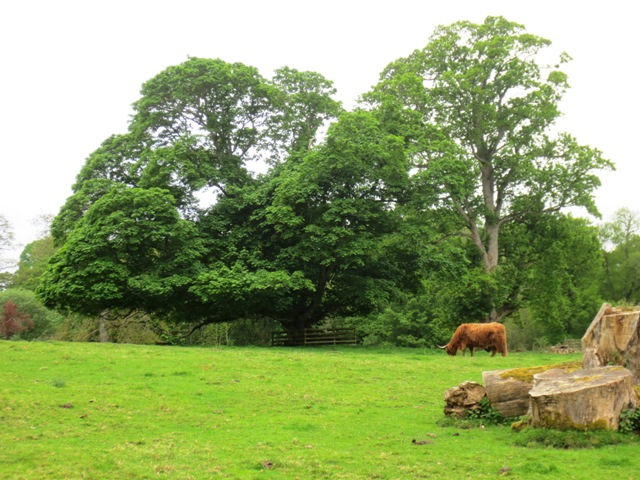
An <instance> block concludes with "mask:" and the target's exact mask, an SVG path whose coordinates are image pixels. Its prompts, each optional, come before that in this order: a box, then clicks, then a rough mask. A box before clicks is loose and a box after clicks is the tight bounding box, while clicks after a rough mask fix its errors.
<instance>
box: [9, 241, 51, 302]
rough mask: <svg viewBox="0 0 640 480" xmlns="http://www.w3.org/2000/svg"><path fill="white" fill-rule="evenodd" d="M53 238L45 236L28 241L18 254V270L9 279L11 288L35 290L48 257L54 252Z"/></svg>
mask: <svg viewBox="0 0 640 480" xmlns="http://www.w3.org/2000/svg"><path fill="white" fill-rule="evenodd" d="M55 251H56V248H55V247H54V243H53V238H52V237H51V236H46V237H44V238H41V239H39V240H35V241H33V242H31V243H29V244H28V245H27V246H26V247H24V250H23V251H22V253H21V254H20V261H19V262H18V270H17V271H16V272H15V273H14V275H13V279H12V281H11V287H12V288H21V289H24V290H30V291H32V292H35V291H36V288H37V287H38V284H39V283H40V277H41V276H42V275H43V274H44V271H45V270H46V268H47V263H48V262H49V259H50V258H51V257H52V256H53V254H54V253H55Z"/></svg>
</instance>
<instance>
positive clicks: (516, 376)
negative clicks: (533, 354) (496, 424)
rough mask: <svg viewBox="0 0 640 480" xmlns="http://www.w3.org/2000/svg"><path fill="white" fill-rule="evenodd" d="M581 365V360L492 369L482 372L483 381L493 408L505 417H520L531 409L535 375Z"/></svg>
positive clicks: (574, 368)
mask: <svg viewBox="0 0 640 480" xmlns="http://www.w3.org/2000/svg"><path fill="white" fill-rule="evenodd" d="M581 367H582V364H581V363H580V362H567V363H561V364H559V365H543V366H539V367H526V368H512V369H509V370H491V371H488V372H482V381H483V382H484V386H485V388H486V390H487V397H488V398H489V403H490V404H491V407H492V408H493V409H495V410H497V411H498V412H500V414H501V415H502V416H503V417H520V416H522V415H526V414H527V412H528V411H529V391H530V390H531V389H532V388H533V377H534V375H536V374H538V373H542V372H545V371H547V370H551V369H560V370H561V371H572V370H578V369H579V368H581Z"/></svg>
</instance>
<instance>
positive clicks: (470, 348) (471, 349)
mask: <svg viewBox="0 0 640 480" xmlns="http://www.w3.org/2000/svg"><path fill="white" fill-rule="evenodd" d="M469 351H470V352H471V356H472V357H473V347H469Z"/></svg>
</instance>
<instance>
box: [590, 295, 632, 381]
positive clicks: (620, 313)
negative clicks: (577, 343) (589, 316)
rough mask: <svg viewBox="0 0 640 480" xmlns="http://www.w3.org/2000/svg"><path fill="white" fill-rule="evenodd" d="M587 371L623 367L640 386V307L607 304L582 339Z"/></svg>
mask: <svg viewBox="0 0 640 480" xmlns="http://www.w3.org/2000/svg"><path fill="white" fill-rule="evenodd" d="M582 351H583V352H584V354H583V367H584V368H593V367H604V366H607V365H620V366H623V367H625V368H628V369H629V370H630V371H631V373H632V374H633V379H634V382H635V383H636V384H640V307H633V308H631V309H627V308H620V307H612V306H611V305H609V304H606V303H605V304H604V305H602V307H601V308H600V311H599V312H598V314H597V315H596V317H595V318H594V319H593V322H591V325H590V326H589V328H588V329H587V331H586V333H585V334H584V336H583V337H582Z"/></svg>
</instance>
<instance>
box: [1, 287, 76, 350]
mask: <svg viewBox="0 0 640 480" xmlns="http://www.w3.org/2000/svg"><path fill="white" fill-rule="evenodd" d="M7 302H12V303H14V304H15V305H16V306H17V307H18V311H19V312H20V313H23V314H26V315H29V317H30V318H31V321H32V322H33V327H32V328H29V329H27V330H24V331H22V332H20V333H19V334H18V335H17V336H15V337H14V338H20V340H48V339H50V338H52V337H53V335H54V332H55V330H56V328H57V327H58V326H59V325H60V324H61V323H62V321H63V320H64V317H63V316H62V315H60V314H59V313H56V312H54V311H53V310H49V309H48V308H46V307H45V306H44V305H42V304H41V303H40V301H39V300H38V299H37V298H36V295H35V293H33V292H31V291H28V290H20V289H9V290H4V291H0V305H4V304H6V303H7Z"/></svg>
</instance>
